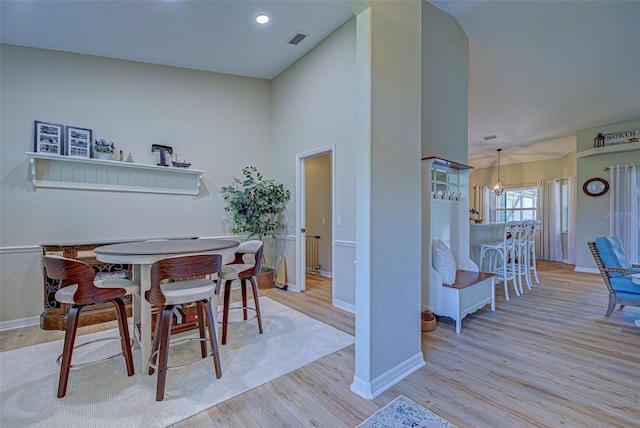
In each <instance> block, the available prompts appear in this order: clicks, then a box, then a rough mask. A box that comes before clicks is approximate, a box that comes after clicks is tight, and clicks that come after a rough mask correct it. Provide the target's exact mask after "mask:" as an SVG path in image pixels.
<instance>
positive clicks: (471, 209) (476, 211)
mask: <svg viewBox="0 0 640 428" xmlns="http://www.w3.org/2000/svg"><path fill="white" fill-rule="evenodd" d="M469 214H480V213H479V212H478V210H476V209H475V208H469Z"/></svg>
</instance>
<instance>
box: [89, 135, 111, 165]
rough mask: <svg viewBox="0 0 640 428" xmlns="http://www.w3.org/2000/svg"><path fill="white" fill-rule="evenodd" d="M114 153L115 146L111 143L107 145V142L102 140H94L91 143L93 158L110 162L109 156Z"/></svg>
mask: <svg viewBox="0 0 640 428" xmlns="http://www.w3.org/2000/svg"><path fill="white" fill-rule="evenodd" d="M115 151H116V145H115V143H114V142H113V141H111V142H110V143H107V140H105V139H104V138H102V139H101V140H96V141H95V142H94V143H93V152H94V153H95V157H97V158H98V159H102V160H110V159H111V155H113V153H114V152H115Z"/></svg>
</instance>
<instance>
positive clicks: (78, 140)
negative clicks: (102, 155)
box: [65, 126, 93, 159]
mask: <svg viewBox="0 0 640 428" xmlns="http://www.w3.org/2000/svg"><path fill="white" fill-rule="evenodd" d="M92 134H93V132H92V130H91V129H86V128H79V127H77V126H67V127H66V131H65V140H66V141H67V146H66V147H67V149H66V154H67V156H71V157H77V158H84V159H90V158H91V142H92V141H93V139H92Z"/></svg>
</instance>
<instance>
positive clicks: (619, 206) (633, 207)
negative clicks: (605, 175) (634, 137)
mask: <svg viewBox="0 0 640 428" xmlns="http://www.w3.org/2000/svg"><path fill="white" fill-rule="evenodd" d="M609 169H610V171H611V180H610V182H611V196H610V197H609V235H612V236H618V237H619V238H620V240H621V241H622V246H623V247H624V250H625V251H626V253H627V255H628V256H629V261H631V263H638V259H639V258H640V255H639V254H638V251H639V244H638V241H639V240H640V237H639V236H638V222H639V221H640V216H639V214H638V205H639V202H638V198H640V196H639V195H638V171H637V169H636V166H635V165H617V166H610V167H609Z"/></svg>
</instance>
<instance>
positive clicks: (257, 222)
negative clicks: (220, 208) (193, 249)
mask: <svg viewBox="0 0 640 428" xmlns="http://www.w3.org/2000/svg"><path fill="white" fill-rule="evenodd" d="M242 175H243V176H244V179H242V180H241V179H239V178H236V177H233V180H234V182H233V183H232V184H231V185H229V186H224V187H222V188H221V189H220V192H221V193H222V197H223V198H224V200H225V201H226V202H227V206H226V207H225V208H224V210H225V211H226V212H227V213H229V214H231V217H232V220H233V223H234V227H233V229H231V232H233V233H237V234H244V233H247V234H248V235H249V237H250V238H251V237H258V239H263V238H264V237H265V236H272V237H275V235H276V233H278V232H281V231H284V230H285V228H286V225H285V224H284V223H283V221H282V220H283V219H282V213H283V212H284V209H285V206H286V204H287V202H289V200H290V199H291V192H289V190H287V189H285V187H284V185H283V184H282V183H278V182H276V181H275V180H265V179H264V177H263V176H262V174H260V173H259V172H258V170H257V169H256V167H253V166H247V167H245V168H243V169H242Z"/></svg>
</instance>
